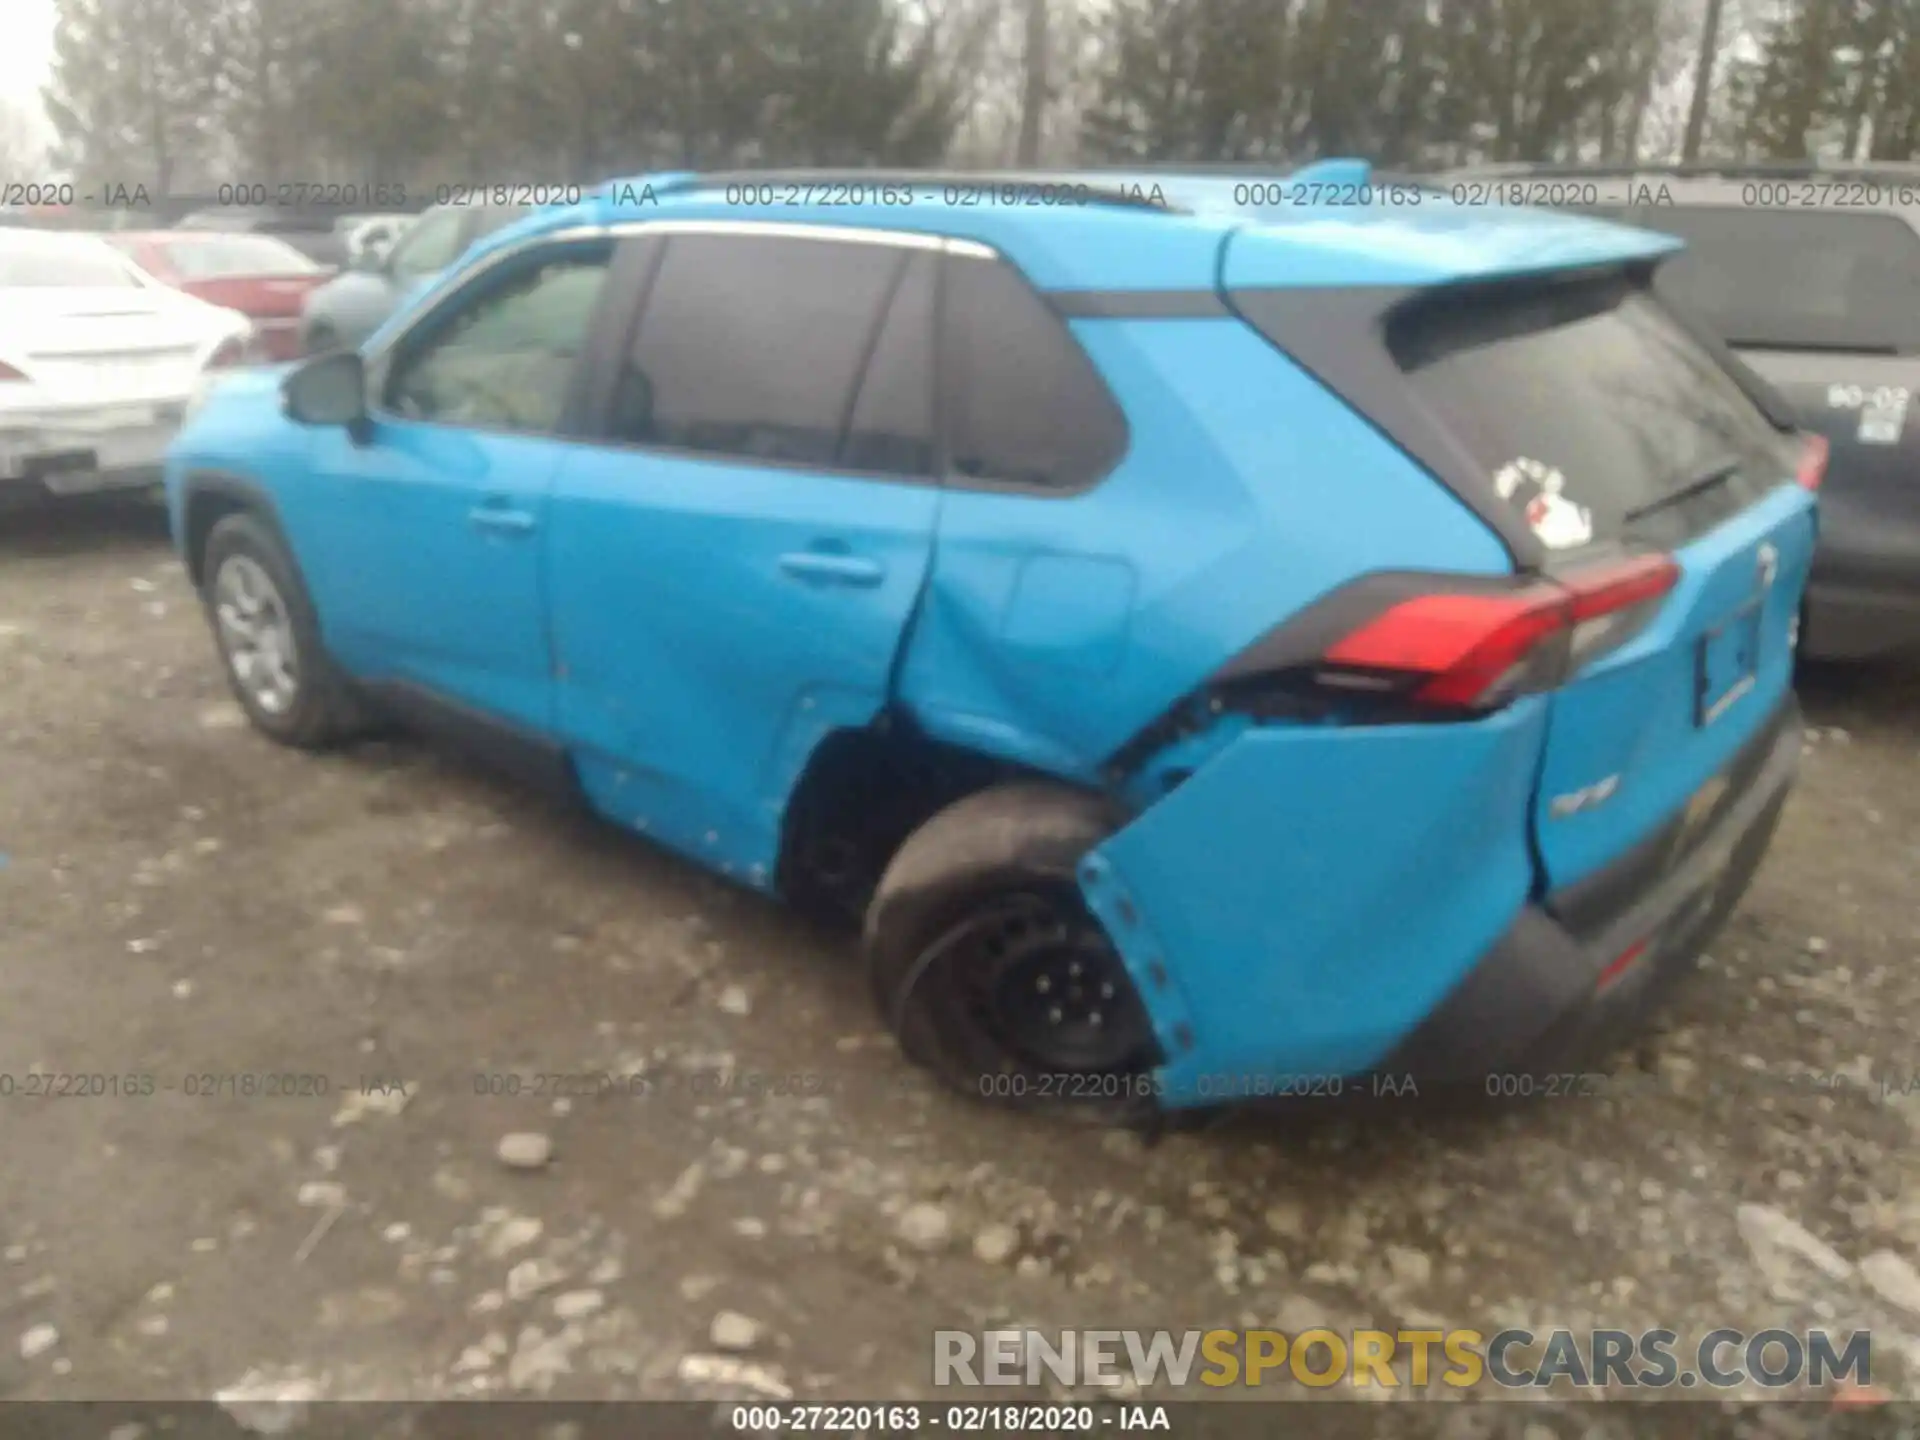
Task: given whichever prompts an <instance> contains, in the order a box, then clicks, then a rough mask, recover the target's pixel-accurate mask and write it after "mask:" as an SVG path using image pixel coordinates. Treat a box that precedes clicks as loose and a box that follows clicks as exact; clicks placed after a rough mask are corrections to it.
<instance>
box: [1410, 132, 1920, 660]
mask: <svg viewBox="0 0 1920 1440" xmlns="http://www.w3.org/2000/svg"><path fill="white" fill-rule="evenodd" d="M1438 183H1439V185H1440V186H1441V187H1443V188H1448V189H1450V190H1452V191H1453V193H1454V194H1455V195H1456V196H1457V197H1460V198H1463V199H1465V200H1467V201H1468V202H1485V203H1490V204H1540V205H1551V206H1560V207H1565V208H1572V209H1579V210H1584V211H1587V212H1589V213H1592V214H1596V215H1600V216H1603V217H1605V218H1608V219H1616V220H1620V221H1623V222H1625V223H1627V224H1631V225H1638V226H1642V227H1644V228H1646V229H1649V230H1659V231H1664V232H1666V233H1668V234H1671V235H1677V236H1679V237H1680V238H1682V239H1684V240H1685V241H1686V242H1687V249H1686V250H1685V251H1684V252H1682V253H1681V254H1680V255H1679V256H1677V257H1675V258H1674V259H1673V260H1671V261H1669V262H1667V263H1666V264H1665V265H1664V266H1662V267H1661V269H1660V271H1659V272H1658V275H1657V277H1656V284H1657V285H1658V286H1659V288H1661V289H1662V290H1664V291H1666V292H1667V294H1668V296H1669V297H1670V298H1672V299H1673V300H1675V301H1677V302H1679V304H1680V305H1681V306H1682V307H1683V308H1685V309H1687V310H1689V311H1691V312H1692V313H1693V314H1694V315H1695V316H1697V317H1698V318H1699V319H1700V320H1701V321H1703V322H1704V323H1706V324H1707V325H1709V326H1711V327H1712V328H1713V330H1715V331H1716V332H1717V333H1718V334H1719V336H1720V337H1721V338H1722V339H1724V340H1725V341H1726V343H1727V344H1728V346H1730V347H1731V348H1732V349H1733V351H1734V352H1735V353H1736V354H1737V355H1738V356H1739V357H1740V358H1741V359H1743V360H1744V361H1746V363H1747V364H1748V365H1749V366H1751V367H1752V369H1753V370H1754V371H1756V372H1758V373H1759V374H1760V375H1761V376H1762V377H1764V379H1765V380H1767V381H1768V382H1771V385H1772V387H1773V389H1774V390H1775V391H1777V392H1778V394H1779V395H1780V396H1781V397H1782V398H1783V399H1784V400H1785V401H1786V402H1787V404H1788V405H1789V406H1790V407H1791V408H1792V410H1793V412H1794V415H1795V418H1796V419H1797V420H1798V421H1799V423H1800V424H1801V425H1802V426H1804V427H1805V428H1806V429H1808V430H1812V431H1817V432H1818V433H1820V434H1821V435H1824V436H1825V437H1826V438H1827V441H1828V444H1829V447H1830V449H1829V456H1828V464H1827V477H1826V482H1825V485H1824V486H1823V488H1822V490H1821V497H1822V498H1821V507H1820V509H1821V520H1820V526H1821V542H1820V551H1819V554H1818V557H1817V559H1816V561H1815V566H1814V573H1813V581H1812V585H1811V587H1810V588H1809V590H1808V600H1807V625H1806V633H1805V635H1804V636H1803V637H1802V649H1803V651H1804V652H1805V653H1807V654H1809V655H1812V656H1814V657H1816V658H1827V659H1857V658H1864V657H1868V656H1873V655H1880V654H1885V653H1887V652H1889V651H1895V650H1901V649H1906V648H1908V647H1920V165H1908V164H1874V165H1861V166H1848V167H1838V168H1835V167H1819V166H1814V165H1810V164H1804V163H1802V164H1786V165H1781V164H1772V165H1751V166H1710V165H1700V166H1673V167H1666V168H1661V167H1642V168H1637V169H1632V170H1627V169H1602V168H1596V167H1592V166H1564V167H1558V166H1538V165H1522V166H1501V167H1489V168H1479V169H1467V170H1455V171H1450V172H1448V173H1447V174H1445V175H1444V176H1442V177H1440V179H1439V181H1438Z"/></svg>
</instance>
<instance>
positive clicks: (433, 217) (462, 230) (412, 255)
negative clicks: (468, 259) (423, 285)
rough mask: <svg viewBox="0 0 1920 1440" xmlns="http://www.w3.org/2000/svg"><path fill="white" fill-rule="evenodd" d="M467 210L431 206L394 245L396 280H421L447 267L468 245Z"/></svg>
mask: <svg viewBox="0 0 1920 1440" xmlns="http://www.w3.org/2000/svg"><path fill="white" fill-rule="evenodd" d="M466 234H467V212H466V211H465V210H461V209H455V208H452V207H449V208H447V209H445V210H429V211H428V212H427V213H426V214H425V215H422V216H421V217H420V218H419V219H418V220H417V221H415V222H414V225H413V228H412V229H410V230H409V231H407V233H406V234H405V235H403V236H401V237H400V243H399V244H397V245H395V246H394V247H393V260H392V265H391V268H392V270H393V275H394V278H395V279H396V280H402V281H407V280H419V279H422V278H424V277H426V276H428V275H431V274H433V273H434V272H435V271H438V270H444V269H446V268H447V266H449V265H451V264H452V263H453V262H454V261H455V260H456V259H458V258H459V256H460V252H461V251H462V250H464V249H466Z"/></svg>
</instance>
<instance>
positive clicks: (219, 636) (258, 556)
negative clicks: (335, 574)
mask: <svg viewBox="0 0 1920 1440" xmlns="http://www.w3.org/2000/svg"><path fill="white" fill-rule="evenodd" d="M200 574H201V576H202V577H203V578H202V586H203V598H204V600H205V603H206V607H207V615H208V618H209V619H210V620H211V621H212V623H213V633H214V639H215V641H216V643H217V644H218V645H219V647H220V658H221V660H222V661H223V662H224V663H225V665H226V671H227V680H228V683H229V684H230V685H231V686H232V687H233V694H234V698H235V699H236V700H238V701H239V702H240V706H241V708H242V709H244V710H245V711H246V712H247V717H248V718H249V719H250V720H252V721H253V723H254V725H255V727H257V728H258V729H259V730H261V731H262V732H264V733H265V734H267V735H268V736H270V737H272V738H273V739H275V740H278V741H279V742H280V743H281V744H283V745H293V746H297V747H299V748H301V749H308V750H315V749H324V748H326V747H327V746H330V745H336V744H338V743H339V742H341V741H342V740H345V739H348V738H350V737H351V736H352V735H354V734H356V733H357V732H358V731H359V730H360V729H361V727H362V724H363V722H364V715H363V712H362V710H361V707H360V705H359V703H358V702H357V700H356V699H355V697H354V695H353V692H352V689H351V687H350V686H349V685H348V684H347V681H346V679H345V677H343V676H342V675H341V674H340V673H339V672H338V670H336V669H335V668H334V666H333V663H332V661H330V660H329V659H328V658H327V654H326V651H325V649H324V648H323V647H322V646H321V643H320V627H319V624H318V622H317V621H316V620H315V618H314V613H313V605H312V602H311V601H310V600H309V599H308V598H307V592H306V587H305V586H304V585H303V584H302V583H301V581H300V572H299V570H298V568H297V567H296V566H295V565H294V562H293V557H292V556H291V555H289V554H288V553H287V550H286V547H285V545H283V544H282V543H281V541H280V539H279V537H278V536H277V535H276V534H275V533H274V531H273V529H272V528H271V527H270V526H268V525H266V524H265V523H263V522H262V521H261V520H260V519H259V518H258V517H257V516H254V515H251V514H246V513H240V514H235V515H229V516H227V517H226V518H225V519H223V520H221V521H220V522H219V523H218V524H216V525H215V526H214V527H213V530H212V531H211V533H209V534H208V536H207V544H206V550H205V552H204V554H203V556H202V559H201V565H200Z"/></svg>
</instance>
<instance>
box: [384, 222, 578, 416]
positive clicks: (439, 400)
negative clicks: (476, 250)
mask: <svg viewBox="0 0 1920 1440" xmlns="http://www.w3.org/2000/svg"><path fill="white" fill-rule="evenodd" d="M608 259H609V252H608V250H607V248H606V247H604V246H599V247H595V248H594V249H592V250H590V251H578V250H576V251H569V252H567V253H565V254H560V255H555V256H553V257H551V258H548V259H546V260H545V261H543V262H537V263H534V264H532V265H531V266H529V267H527V268H524V269H521V268H516V269H515V271H514V273H513V274H512V275H511V276H510V277H508V278H507V279H506V280H505V281H504V282H502V283H500V284H498V285H492V286H488V287H486V288H485V290H484V291H483V292H482V293H481V294H479V295H477V296H473V297H466V296H461V297H457V298H456V299H454V300H453V301H452V302H451V311H450V313H449V314H448V315H447V317H446V319H445V321H444V323H440V322H438V321H437V320H430V321H428V322H427V324H428V327H429V328H428V330H427V331H426V333H425V335H424V337H423V339H422V341H421V343H420V344H419V345H418V346H417V347H415V346H408V347H406V348H405V349H404V350H403V352H402V353H401V355H400V356H399V358H398V360H397V362H396V363H395V365H394V368H393V370H392V372H391V373H390V374H389V376H388V378H387V383H386V387H385V399H386V407H387V408H388V409H390V410H391V411H392V412H393V413H394V414H396V415H399V416H402V417H404V418H406V419H409V420H428V421H434V422H437V423H440V424H445V425H471V426H474V427H477V428H481V429H489V430H517V431H526V432H532V433H551V432H553V431H554V430H556V429H557V428H558V427H559V425H560V422H561V419H562V416H563V415H564V413H565V410H566V404H567V397H568V393H569V390H570V388H571V385H572V382H573V374H574V369H575V366H576V365H577V363H578V361H579V356H580V352H581V350H582V349H583V348H584V347H585V345H586V340H587V334H588V332H589V330H591V329H592V326H593V317H594V308H595V306H596V304H597V303H598V301H599V297H600V287H601V285H602V284H603V283H604V282H605V280H606V274H607V265H608Z"/></svg>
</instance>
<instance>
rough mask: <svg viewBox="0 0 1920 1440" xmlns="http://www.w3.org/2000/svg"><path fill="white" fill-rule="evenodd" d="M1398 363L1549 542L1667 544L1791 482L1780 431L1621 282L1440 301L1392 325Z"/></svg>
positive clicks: (1650, 301)
mask: <svg viewBox="0 0 1920 1440" xmlns="http://www.w3.org/2000/svg"><path fill="white" fill-rule="evenodd" d="M1388 338H1389V343H1390V344H1391V345H1392V347H1393V350H1394V354H1395V357H1396V359H1397V360H1398V361H1399V363H1400V365H1401V367H1402V368H1403V369H1404V370H1405V371H1406V372H1407V375H1408V378H1409V380H1410V382H1411V383H1412V384H1413V386H1414V388H1415V390H1416V392H1417V393H1418V395H1419V397H1420V399H1421V400H1422V402H1423V403H1424V404H1426V405H1427V406H1428V407H1430V408H1431V409H1432V410H1433V411H1434V412H1435V413H1436V414H1437V416H1438V417H1439V418H1440V420H1441V421H1442V423H1443V424H1445V425H1446V427H1447V428H1448V430H1449V431H1450V432H1451V433H1452V434H1453V435H1454V436H1455V438H1457V439H1458V440H1459V442H1460V443H1461V444H1462V445H1463V446H1464V447H1465V448H1466V449H1467V451H1468V452H1469V453H1470V454H1471V455H1472V456H1473V458H1474V459H1475V460H1476V461H1477V462H1478V463H1479V464H1481V465H1483V466H1484V467H1485V468H1486V473H1487V474H1488V476H1489V477H1490V478H1491V479H1492V480H1493V482H1494V488H1495V489H1496V490H1497V491H1499V492H1500V493H1501V495H1502V496H1503V497H1504V498H1506V499H1507V500H1508V501H1509V502H1510V503H1512V504H1513V505H1514V506H1515V507H1516V509H1518V510H1519V511H1520V512H1521V513H1522V514H1523V515H1524V516H1525V518H1526V520H1527V522H1528V525H1529V527H1530V528H1531V529H1532V530H1533V531H1534V533H1535V534H1537V535H1539V536H1540V538H1541V540H1542V541H1543V542H1544V543H1545V544H1546V545H1547V546H1548V547H1549V548H1550V549H1555V550H1565V549H1579V548H1583V547H1584V546H1586V545H1588V544H1592V543H1600V542H1604V541H1607V540H1611V539H1622V538H1629V537H1630V538H1635V539H1645V540H1650V541H1655V542H1657V543H1661V544H1676V543H1679V542H1680V541H1682V540H1684V539H1686V538H1688V537H1689V536H1691V535H1692V534H1696V533H1698V532H1699V531H1700V530H1702V529H1705V528H1707V527H1708V526H1710V525H1713V524H1717V523H1719V521H1720V520H1721V519H1722V518H1724V517H1725V516H1726V515H1727V514H1730V513H1731V512H1732V511H1733V510H1736V509H1738V508H1740V507H1741V506H1743V505H1746V504H1748V503H1751V501H1752V500H1753V499H1755V498H1757V497H1758V496H1759V495H1760V494H1761V493H1763V492H1764V491H1765V490H1767V489H1769V488H1771V487H1772V486H1774V485H1777V484H1779V483H1780V482H1781V481H1782V480H1783V479H1784V478H1786V475H1787V474H1788V471H1789V467H1788V465H1787V462H1786V460H1785V450H1784V446H1783V442H1782V437H1781V435H1780V433H1779V431H1777V430H1776V429H1775V428H1774V427H1773V425H1772V424H1771V423H1769V422H1768V420H1767V419H1766V417H1765V416H1764V415H1763V414H1762V413H1761V412H1760V411H1759V410H1758V409H1757V408H1756V407H1755V406H1754V403H1753V401H1752V400H1750V399H1749V398H1748V397H1747V396H1746V395H1745V394H1744V393H1743V392H1742V391H1741V389H1740V387H1739V386H1738V385H1737V384H1735V382H1734V381H1733V380H1732V378H1731V377H1729V376H1728V374H1727V373H1726V372H1725V371H1724V370H1723V369H1721V367H1720V365H1719V364H1718V362H1717V361H1715V360H1714V359H1713V357H1712V356H1711V355H1709V354H1708V353H1707V352H1706V351H1705V350H1704V349H1702V348H1701V346H1700V345H1699V344H1698V343H1697V342H1695V341H1694V340H1693V339H1692V338H1691V337H1690V336H1689V335H1688V334H1687V332H1686V330H1685V329H1684V328H1682V326H1681V325H1680V324H1679V323H1678V322H1677V321H1675V320H1674V318H1673V317H1672V316H1671V315H1670V314H1669V313H1668V312H1667V311H1666V309H1665V308H1664V306H1663V305H1662V304H1661V303H1660V302H1659V300H1657V299H1656V298H1655V297H1654V296H1653V295H1652V294H1650V293H1649V292H1648V291H1647V290H1646V289H1644V288H1642V287H1640V286H1637V285H1634V284H1630V283H1628V282H1627V281H1625V280H1618V281H1602V282H1589V283H1584V284H1580V285H1576V286H1558V287H1553V288H1547V289H1541V288H1531V289H1529V290H1527V291H1524V292H1514V291H1511V290H1508V291H1506V293H1501V292H1493V293H1491V294H1489V293H1482V294H1479V295H1460V296H1456V297H1449V298H1448V299H1446V300H1444V301H1441V302H1439V303H1429V304H1428V305H1426V306H1424V307H1422V308H1421V309H1418V310H1416V311H1413V312H1411V313H1409V314H1405V315H1403V316H1401V317H1398V318H1396V320H1395V321H1394V323H1393V325H1392V326H1391V327H1390V331H1389V337H1388Z"/></svg>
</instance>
